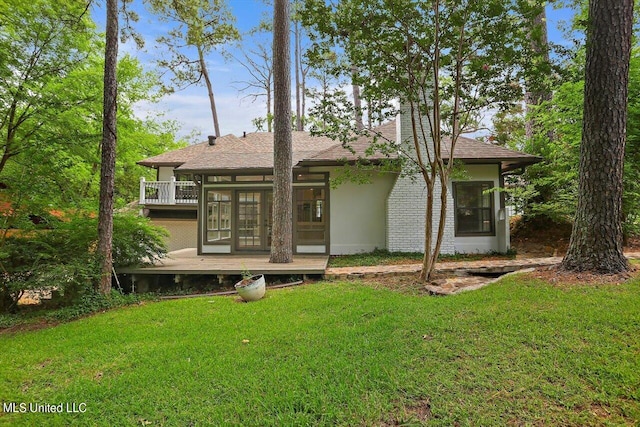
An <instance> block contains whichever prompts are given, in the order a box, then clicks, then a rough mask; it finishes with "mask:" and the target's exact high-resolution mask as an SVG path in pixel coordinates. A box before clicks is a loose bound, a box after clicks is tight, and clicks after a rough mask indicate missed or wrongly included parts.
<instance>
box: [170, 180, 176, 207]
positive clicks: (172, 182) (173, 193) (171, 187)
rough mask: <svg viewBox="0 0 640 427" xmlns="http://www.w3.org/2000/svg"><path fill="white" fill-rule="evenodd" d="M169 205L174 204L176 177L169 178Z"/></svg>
mask: <svg viewBox="0 0 640 427" xmlns="http://www.w3.org/2000/svg"><path fill="white" fill-rule="evenodd" d="M169 204H170V205H175V204H176V177H175V176H171V180H170V181H169Z"/></svg>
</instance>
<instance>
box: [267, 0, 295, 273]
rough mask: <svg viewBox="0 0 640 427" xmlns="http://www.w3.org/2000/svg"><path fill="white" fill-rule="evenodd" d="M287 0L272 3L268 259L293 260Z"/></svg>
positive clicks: (288, 13) (288, 11)
mask: <svg viewBox="0 0 640 427" xmlns="http://www.w3.org/2000/svg"><path fill="white" fill-rule="evenodd" d="M289 16H290V10H289V0H275V2H274V6H273V89H274V135H273V144H274V147H273V229H272V238H271V257H270V259H269V262H273V263H288V262H292V261H293V237H292V233H293V207H292V202H293V187H292V185H293V184H292V182H293V154H292V147H291V145H292V143H291V52H290V49H291V35H290V34H289V31H290V19H289Z"/></svg>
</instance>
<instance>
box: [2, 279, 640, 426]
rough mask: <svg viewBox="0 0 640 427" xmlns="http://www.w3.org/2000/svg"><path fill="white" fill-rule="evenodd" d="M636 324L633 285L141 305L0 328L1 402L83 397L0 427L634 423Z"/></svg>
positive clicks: (638, 293) (345, 286) (357, 292)
mask: <svg viewBox="0 0 640 427" xmlns="http://www.w3.org/2000/svg"><path fill="white" fill-rule="evenodd" d="M399 280H400V279H399ZM639 332H640V281H639V280H636V281H635V282H633V283H628V284H625V285H603V286H578V287H573V288H557V287H551V286H549V285H546V284H543V283H539V282H532V281H527V280H524V279H523V278H522V277H518V276H512V277H510V278H508V279H505V280H503V281H502V282H500V283H498V284H494V285H491V286H489V287H487V288H484V289H482V290H480V291H475V292H469V293H464V294H461V295H458V296H453V297H428V296H411V295H405V294H402V293H399V292H394V291H389V290H375V289H373V288H371V287H367V286H364V285H362V284H361V283H359V282H340V283H320V284H313V285H307V286H303V287H297V288H289V289H283V290H277V291H276V290H272V291H269V292H268V293H267V297H266V298H265V299H263V300H261V301H258V302H255V303H249V304H242V303H238V302H235V298H234V297H205V298H197V299H184V300H177V301H165V302H157V303H145V304H144V305H142V306H134V307H129V308H125V309H118V310H115V311H111V312H107V313H104V314H100V315H97V316H94V317H91V318H86V319H82V320H79V321H75V322H71V323H67V324H64V325H60V326H57V327H54V328H50V329H45V330H40V331H34V332H21V333H18V334H15V335H7V334H4V335H0V402H3V403H7V402H18V403H20V402H25V403H27V404H28V403H30V402H37V403H49V404H59V403H67V402H68V403H70V404H73V403H75V404H76V405H77V407H78V405H80V404H81V403H85V404H86V412H85V413H76V414H62V415H58V414H38V413H36V414H30V413H26V414H7V413H3V414H0V425H12V426H14V425H18V426H19V425H24V426H33V425H61V426H62V425H100V426H102V425H104V426H116V425H118V426H125V425H132V426H133V425H138V426H140V425H152V426H155V425H166V426H188V425H204V426H207V425H243V426H247V425H249V426H250V425H255V426H269V425H273V426H292V425H303V426H306V425H326V426H333V425H397V424H401V423H408V424H411V423H414V424H418V425H419V423H420V420H421V419H422V420H423V421H422V422H423V423H425V424H426V425H446V426H450V425H454V424H456V423H459V424H460V425H508V424H514V425H606V424H610V425H620V424H630V425H633V424H635V423H637V422H638V420H640V333H639ZM82 408H84V407H82ZM0 409H1V408H0Z"/></svg>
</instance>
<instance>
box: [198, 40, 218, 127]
mask: <svg viewBox="0 0 640 427" xmlns="http://www.w3.org/2000/svg"><path fill="white" fill-rule="evenodd" d="M198 60H199V61H200V71H201V72H202V77H204V82H205V83H206V85H207V92H208V93H209V105H210V106H211V117H213V129H214V131H215V133H216V136H220V125H219V124H218V110H217V109H216V100H215V98H214V97H213V87H212V86H211V80H210V79H209V72H208V71H207V63H206V62H205V60H204V52H202V47H201V46H198Z"/></svg>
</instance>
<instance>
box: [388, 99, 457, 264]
mask: <svg viewBox="0 0 640 427" xmlns="http://www.w3.org/2000/svg"><path fill="white" fill-rule="evenodd" d="M416 119H417V120H422V121H423V122H424V123H423V125H424V127H425V129H428V128H429V124H428V123H427V121H426V119H425V118H420V117H417V118H416ZM396 123H398V126H397V128H396V132H397V135H396V141H399V143H400V144H403V145H404V147H405V150H407V151H408V152H414V151H415V149H414V146H413V139H412V135H413V130H412V125H411V115H410V112H409V111H408V109H407V108H406V107H403V108H401V113H400V115H399V117H398V118H397V122H396ZM424 145H425V144H423V146H424ZM426 145H427V146H428V147H429V150H433V142H432V141H431V140H428V141H427V144H426ZM422 154H423V158H425V159H426V148H424V151H423V153H422ZM447 189H448V195H447V200H448V201H447V211H446V215H447V216H446V220H445V228H444V236H443V239H442V244H441V246H440V253H443V254H451V253H454V252H455V246H454V231H455V230H454V218H453V212H452V207H453V197H452V194H451V185H450V184H449V185H448V187H447ZM440 194H441V185H440V183H439V182H436V183H435V188H434V204H433V207H434V215H433V227H432V232H433V233H434V236H435V235H436V234H437V232H438V225H439V218H440ZM426 202H427V189H426V184H425V182H424V180H423V179H422V177H421V176H419V175H417V174H416V175H415V176H402V175H401V176H399V177H398V179H397V180H396V181H395V184H394V186H393V189H392V190H391V193H390V194H389V197H388V199H387V202H386V211H387V221H386V222H387V245H386V246H387V249H388V250H390V251H392V252H424V250H425V246H424V241H425V237H424V233H425V223H426V221H425V216H426V206H427V203H426ZM434 243H435V237H434V239H433V240H432V247H433V244H434Z"/></svg>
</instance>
